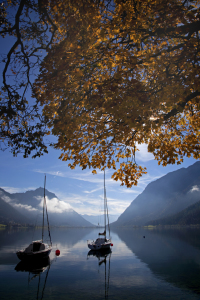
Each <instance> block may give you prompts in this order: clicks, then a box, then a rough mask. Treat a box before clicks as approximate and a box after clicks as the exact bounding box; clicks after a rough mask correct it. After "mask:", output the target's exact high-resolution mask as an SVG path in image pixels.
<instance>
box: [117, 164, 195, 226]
mask: <svg viewBox="0 0 200 300" xmlns="http://www.w3.org/2000/svg"><path fill="white" fill-rule="evenodd" d="M199 200H200V162H199V161H198V162H196V163H195V164H193V165H192V166H189V167H188V168H181V169H179V170H177V171H174V172H170V173H168V174H166V175H165V176H163V177H161V178H159V179H157V180H155V181H153V182H151V183H149V184H148V185H147V187H146V188H145V190H144V191H143V192H142V193H141V194H140V195H138V196H137V197H136V198H135V200H133V201H132V203H131V204H130V206H129V207H128V208H127V209H126V210H125V211H124V213H123V214H122V215H121V216H120V217H119V218H118V220H117V221H116V222H114V223H112V226H113V227H115V226H117V227H120V226H133V225H145V224H146V223H151V221H153V220H156V219H161V218H164V217H168V216H170V215H173V214H176V213H178V212H180V211H181V210H183V209H185V208H187V207H188V206H190V205H192V204H194V203H196V202H197V201H199Z"/></svg>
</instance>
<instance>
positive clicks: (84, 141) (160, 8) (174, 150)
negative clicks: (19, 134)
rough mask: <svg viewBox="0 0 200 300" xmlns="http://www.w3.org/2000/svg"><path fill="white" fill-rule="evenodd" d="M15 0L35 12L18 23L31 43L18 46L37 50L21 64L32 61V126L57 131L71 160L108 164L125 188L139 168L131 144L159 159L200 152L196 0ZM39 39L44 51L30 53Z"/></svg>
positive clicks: (60, 146)
mask: <svg viewBox="0 0 200 300" xmlns="http://www.w3.org/2000/svg"><path fill="white" fill-rule="evenodd" d="M10 2H11V1H10ZM14 2H15V1H14V0H13V1H12V3H14ZM23 2H24V3H25V5H26V6H27V7H28V4H27V3H29V6H30V3H31V5H32V6H31V8H30V7H29V8H28V9H26V11H27V12H26V13H27V14H29V12H30V9H32V10H33V8H34V9H35V10H34V13H35V14H36V13H37V14H38V15H39V17H38V21H37V22H38V23H36V24H37V28H36V29H34V27H33V24H32V23H31V26H32V27H31V26H30V25H29V26H27V24H26V26H25V25H24V28H23V27H22V29H23V30H22V29H21V31H23V39H24V40H26V41H27V47H29V48H30V50H29V51H28V54H26V53H25V54H24V53H23V47H22V46H21V50H20V55H24V57H26V55H27V56H28V57H30V55H31V54H32V55H33V56H34V55H35V57H37V60H33V59H32V61H31V60H30V59H29V61H28V63H27V65H25V66H26V67H27V70H28V72H30V70H32V69H33V67H34V66H35V65H34V66H31V67H30V68H29V67H28V65H29V64H30V63H32V64H34V63H37V66H40V71H39V73H37V79H36V80H35V82H34V84H32V83H31V82H30V85H31V88H32V96H33V98H34V97H35V99H36V105H35V108H36V109H37V113H38V114H39V111H38V105H41V107H42V109H43V114H42V116H41V118H42V119H40V120H39V122H38V126H43V127H42V128H44V127H45V128H46V131H49V132H51V133H52V134H53V135H55V136H56V137H57V142H56V143H55V144H54V147H55V148H58V149H61V150H62V154H61V156H60V158H61V159H62V160H64V161H67V160H69V161H70V164H69V165H70V167H71V168H74V167H76V166H77V165H79V166H81V167H82V169H85V168H87V167H89V168H92V169H93V172H94V173H95V172H96V171H95V170H96V169H98V168H99V169H101V170H102V169H104V168H113V169H114V171H113V176H112V177H113V179H115V180H120V181H121V183H122V184H125V185H126V186H127V187H131V186H132V185H133V184H137V181H138V179H139V177H140V176H142V174H143V173H145V168H142V167H141V166H138V164H137V162H136V159H137V151H138V144H142V143H146V144H147V145H148V151H149V152H152V153H153V154H154V156H155V159H157V160H158V163H159V164H162V165H163V166H165V165H167V164H170V163H171V164H174V163H177V164H180V163H181V162H182V161H183V158H184V156H187V157H189V156H191V155H192V156H193V157H194V158H196V159H199V158H200V151H199V150H200V146H199V145H200V141H199V140H200V118H199V117H200V111H199V108H200V103H199V96H200V90H199V86H200V84H199V51H200V50H199V49H200V40H199V38H200V35H199V30H200V19H199V17H200V11H199V1H197V0H196V1H183V0H169V1H164V0H162V1H160V0H159V1H158V0H144V1H134V0H124V1H121V0H114V1H109V0H108V1H103V0H87V1H86V0H83V1H78V0H73V1H70V0H69V1H55V0H49V1H38V3H37V4H36V3H34V2H32V1H25V0H24V1H22V0H21V2H20V4H21V3H23ZM40 2H41V3H40ZM33 4H34V5H33ZM24 13H25V12H24ZM1 15H2V19H3V21H2V22H3V24H6V25H4V26H7V27H6V28H8V29H7V32H8V33H11V30H10V31H9V28H10V27H9V25H7V23H8V22H7V23H6V21H5V19H4V15H3V13H1ZM28 17H29V15H28ZM28 17H27V18H28ZM24 19H25V17H24ZM34 24H35V23H34ZM34 26H35V25H34ZM41 28H42V29H41ZM45 30H46V31H45ZM2 32H3V31H2ZM2 32H1V33H2ZM16 32H17V31H16ZM19 32H20V31H19ZM4 33H5V29H4ZM32 33H34V34H32ZM2 34H3V33H2ZM15 34H16V33H15ZM17 36H18V35H17ZM28 39H30V40H28ZM18 41H19V42H20V38H19V37H18ZM30 41H31V42H30ZM32 42H34V43H35V44H34V45H33V44H32ZM20 45H21V44H20ZM40 48H42V49H44V50H45V51H47V55H46V56H45V57H44V56H43V57H42V58H40V60H39V59H38V57H39V56H38V50H39V49H40ZM15 56H16V54H14V56H13V57H14V60H16V57H15ZM24 57H23V59H24ZM8 59H9V57H7V61H8ZM26 62H27V60H25V59H24V61H23V64H26ZM27 74H28V75H29V73H26V74H25V75H27ZM29 77H30V76H29ZM29 77H28V79H30V78H29ZM26 78H27V76H26ZM29 81H30V80H29ZM4 88H5V84H4ZM8 89H10V86H9V88H8ZM7 92H8V90H7ZM15 98H16V97H15ZM15 98H14V99H15ZM6 101H7V102H9V100H6ZM28 104H29V103H28ZM28 104H27V105H28ZM16 108H17V110H19V109H18V107H17V106H16ZM18 115H19V113H18V112H17V113H16V117H15V118H14V119H16V118H17V117H18ZM5 116H6V114H4V115H3V118H5ZM34 117H35V116H33V118H34ZM36 117H38V116H36ZM27 126H28V125H27ZM42 128H40V132H41V133H42V134H45V132H46V131H45V130H44V131H42ZM47 128H48V129H47ZM36 132H38V131H36ZM28 137H30V135H28ZM40 137H41V135H40ZM33 140H34V138H33ZM17 144H18V141H17ZM27 145H29V143H28V142H27ZM27 145H25V149H26V147H27ZM31 150H32V149H31ZM29 152H30V148H29ZM39 153H40V151H39Z"/></svg>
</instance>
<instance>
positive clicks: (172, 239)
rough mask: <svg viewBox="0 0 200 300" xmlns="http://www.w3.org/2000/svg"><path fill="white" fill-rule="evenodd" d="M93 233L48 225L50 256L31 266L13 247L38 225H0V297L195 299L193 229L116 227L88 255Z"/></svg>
mask: <svg viewBox="0 0 200 300" xmlns="http://www.w3.org/2000/svg"><path fill="white" fill-rule="evenodd" d="M97 233H98V230H96V229H52V230H51V235H52V240H53V243H54V248H53V251H52V253H51V256H50V262H49V261H46V262H44V264H43V265H40V266H34V268H33V267H29V266H24V265H21V264H19V260H18V258H17V256H16V254H15V252H16V250H18V249H21V248H24V247H26V246H27V245H28V244H29V243H30V242H31V241H32V240H36V239H40V237H41V232H40V230H36V231H34V232H33V231H32V230H25V229H24V230H10V231H8V230H1V231H0V279H1V280H0V299H1V300H4V299H20V300H23V299H56V300H58V299H70V300H72V299H134V300H137V299H142V300H146V299H148V300H151V299H153V300H156V299H162V300H163V299H176V300H178V299H181V300H184V299H200V239H199V237H200V230H199V229H179V230H178V229H177V230H174V229H168V230H145V229H135V230H134V229H131V230H128V229H123V230H117V231H115V232H111V236H112V241H113V244H114V246H113V248H112V253H110V254H109V253H108V254H107V255H106V256H102V257H100V256H98V257H97V256H93V255H88V252H89V249H88V248H87V240H88V239H94V238H96V237H97ZM143 236H145V238H143ZM56 244H57V248H58V249H59V250H60V251H61V255H60V256H59V257H57V258H56V256H55V250H56Z"/></svg>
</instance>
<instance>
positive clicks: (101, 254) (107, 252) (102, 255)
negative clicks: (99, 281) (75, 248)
mask: <svg viewBox="0 0 200 300" xmlns="http://www.w3.org/2000/svg"><path fill="white" fill-rule="evenodd" d="M111 254H112V251H111V249H110V248H108V249H104V250H99V251H94V250H90V251H89V252H88V255H87V259H89V257H90V256H95V257H97V258H98V261H99V263H98V265H99V266H101V265H102V264H104V266H105V269H104V272H105V295H104V296H105V299H108V291H109V282H110V259H111ZM107 259H108V270H107V267H106V263H107Z"/></svg>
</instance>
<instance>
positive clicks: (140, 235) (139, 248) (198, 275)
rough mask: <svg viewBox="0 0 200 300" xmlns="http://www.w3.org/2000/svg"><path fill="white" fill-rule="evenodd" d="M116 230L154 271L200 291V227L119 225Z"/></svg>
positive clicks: (155, 273)
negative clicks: (166, 227) (168, 227)
mask: <svg viewBox="0 0 200 300" xmlns="http://www.w3.org/2000/svg"><path fill="white" fill-rule="evenodd" d="M116 233H117V234H118V236H119V238H120V239H121V240H122V241H123V242H124V243H125V244H126V246H127V247H128V248H129V249H130V250H131V251H132V252H133V253H134V254H135V255H136V256H137V257H138V258H139V259H140V260H141V261H142V262H144V263H145V264H147V265H148V267H149V268H150V270H151V271H152V272H153V274H154V275H156V276H157V277H159V278H161V279H162V280H163V279H164V280H165V281H167V282H169V283H171V284H173V285H174V286H176V287H178V288H181V289H187V290H191V291H192V292H195V293H196V294H200V285H199V282H200V240H199V234H200V231H199V230H196V231H195V230H194V229H193V230H190V229H188V228H187V229H186V228H185V229H166V230H164V229H162V230H157V229H154V230H145V229H136V230H134V229H131V230H130V229H117V230H116ZM144 236H145V239H144Z"/></svg>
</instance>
